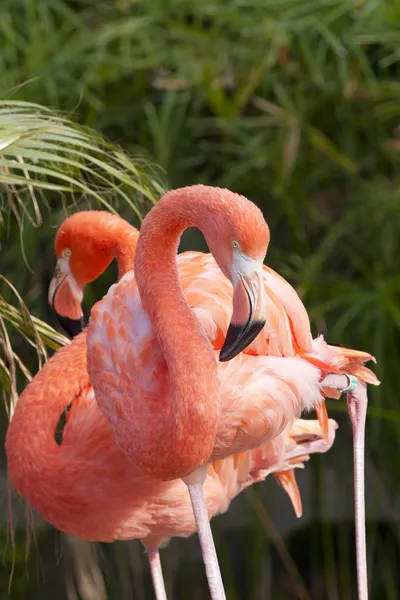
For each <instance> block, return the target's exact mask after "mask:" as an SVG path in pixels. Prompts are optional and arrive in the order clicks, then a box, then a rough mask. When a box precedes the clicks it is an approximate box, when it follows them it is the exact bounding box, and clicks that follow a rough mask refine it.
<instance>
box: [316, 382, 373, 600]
mask: <svg viewBox="0 0 400 600" xmlns="http://www.w3.org/2000/svg"><path fill="white" fill-rule="evenodd" d="M345 379H346V380H347V383H345ZM352 380H353V386H351V385H349V382H350V384H351V383H352ZM323 384H324V385H325V384H326V385H328V387H332V388H336V389H338V390H342V391H345V392H348V393H347V407H348V410H349V415H350V419H351V425H352V429H353V461H354V511H355V522H356V559H357V588H358V600H368V580H367V549H366V541H365V482H364V471H365V462H364V454H365V451H364V449H365V421H366V416H367V406H368V396H367V386H366V385H365V383H362V382H357V380H356V378H355V377H353V376H348V375H327V376H326V377H325V379H324V381H323Z"/></svg>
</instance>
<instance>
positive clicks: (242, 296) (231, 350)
mask: <svg viewBox="0 0 400 600" xmlns="http://www.w3.org/2000/svg"><path fill="white" fill-rule="evenodd" d="M235 279H236V283H235V284H234V291H233V314H232V319H231V322H230V325H229V327H228V331H227V334H226V338H225V342H224V345H223V346H222V349H221V352H220V355H219V360H220V361H221V362H226V361H228V360H231V359H232V358H234V357H235V356H237V355H238V354H239V353H240V352H242V351H243V350H245V349H246V348H247V346H249V345H250V344H251V342H252V341H253V340H255V338H256V337H257V336H258V334H259V333H260V331H261V330H262V329H263V327H264V325H265V318H264V316H263V314H264V301H263V299H264V286H263V275H262V266H261V268H257V269H256V270H254V271H253V272H252V273H251V274H250V275H244V274H241V273H240V272H239V273H238V275H237V277H235Z"/></svg>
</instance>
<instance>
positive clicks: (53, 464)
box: [6, 333, 90, 507]
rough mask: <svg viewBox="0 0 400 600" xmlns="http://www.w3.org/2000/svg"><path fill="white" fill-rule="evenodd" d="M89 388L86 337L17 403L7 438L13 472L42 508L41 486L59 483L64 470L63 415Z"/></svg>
mask: <svg viewBox="0 0 400 600" xmlns="http://www.w3.org/2000/svg"><path fill="white" fill-rule="evenodd" d="M66 353H67V354H66ZM66 357H68V358H66ZM89 384H90V382H89V376H88V373H87V360H86V333H82V334H80V335H78V336H77V337H76V338H74V340H73V341H72V342H71V344H68V345H67V346H66V347H65V348H62V349H61V350H59V351H58V352H57V353H56V354H55V355H54V356H53V357H52V358H51V359H50V360H49V361H48V362H47V363H46V365H45V366H44V367H43V368H42V369H41V370H40V371H39V373H37V375H36V376H35V377H34V379H33V380H32V381H31V383H29V384H28V385H27V387H26V388H25V390H24V391H23V392H22V394H21V396H20V398H19V400H18V402H17V405H16V408H15V412H14V415H13V418H12V420H11V423H10V425H9V427H8V431H7V437H6V453H7V459H8V472H9V474H10V476H11V480H12V482H13V484H14V486H15V488H16V489H17V490H18V491H19V492H20V493H21V494H22V495H23V496H24V497H25V498H26V499H27V500H28V501H30V502H31V503H32V504H34V505H35V506H36V507H38V506H40V503H41V496H40V495H41V493H42V492H43V490H42V488H41V486H38V485H37V482H38V481H41V482H42V483H44V484H46V483H47V484H48V485H49V486H51V485H54V480H57V478H58V475H59V472H60V468H61V464H60V460H61V458H62V456H63V455H64V452H65V449H64V447H63V445H61V446H58V444H57V443H56V441H55V438H54V435H55V431H56V427H57V423H58V421H59V419H60V416H61V414H62V412H63V411H64V409H65V408H66V407H67V406H68V405H69V404H70V403H71V401H73V400H74V398H75V397H76V396H77V395H78V394H80V393H81V392H82V391H83V390H84V389H85V388H86V387H87V386H88V385H89ZM27 448H29V452H27Z"/></svg>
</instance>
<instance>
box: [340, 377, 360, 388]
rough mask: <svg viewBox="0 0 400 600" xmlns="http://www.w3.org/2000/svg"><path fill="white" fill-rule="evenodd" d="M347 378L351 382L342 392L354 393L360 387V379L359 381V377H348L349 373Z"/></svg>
mask: <svg viewBox="0 0 400 600" xmlns="http://www.w3.org/2000/svg"><path fill="white" fill-rule="evenodd" d="M346 377H347V379H348V380H349V385H348V386H347V388H344V389H343V390H341V391H342V392H354V390H355V389H356V387H357V386H358V379H357V377H354V375H348V374H347V373H346Z"/></svg>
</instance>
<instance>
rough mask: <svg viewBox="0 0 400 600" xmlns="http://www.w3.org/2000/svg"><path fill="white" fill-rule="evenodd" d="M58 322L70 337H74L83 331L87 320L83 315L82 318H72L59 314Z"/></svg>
mask: <svg viewBox="0 0 400 600" xmlns="http://www.w3.org/2000/svg"><path fill="white" fill-rule="evenodd" d="M56 315H57V319H58V322H59V323H60V325H61V327H62V328H63V329H64V331H65V332H66V333H67V334H68V335H69V337H70V338H74V337H75V336H77V335H78V334H79V333H82V331H83V329H84V327H85V320H84V318H83V317H81V318H80V319H70V318H69V317H63V316H62V315H59V314H57V313H56Z"/></svg>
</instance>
